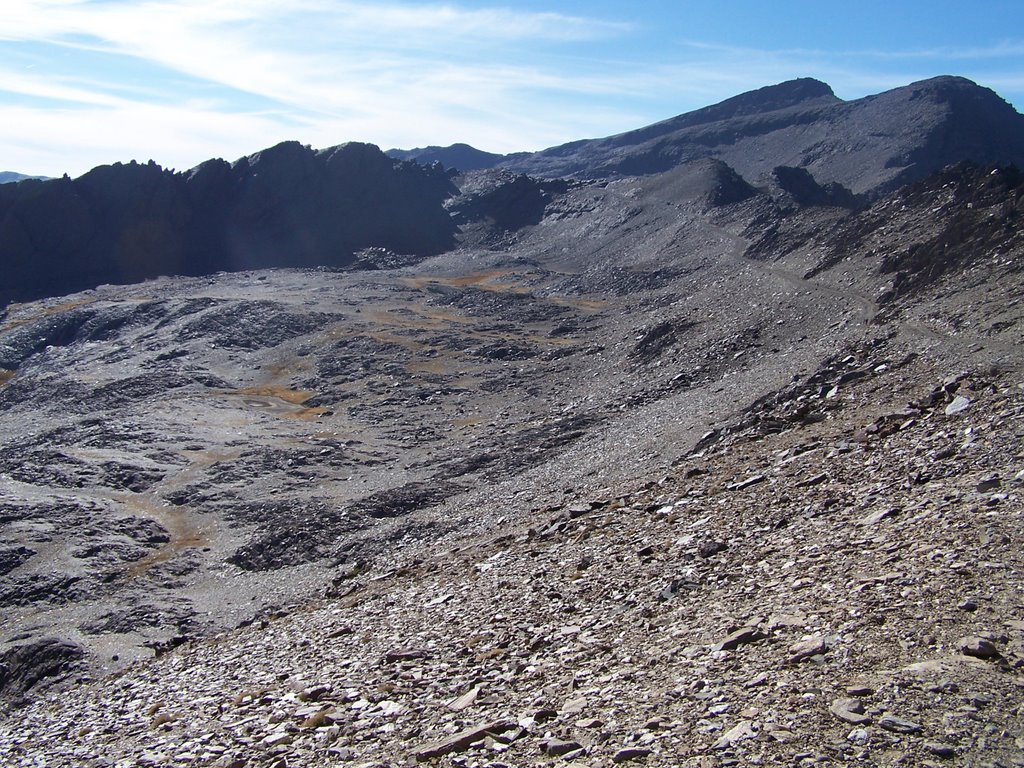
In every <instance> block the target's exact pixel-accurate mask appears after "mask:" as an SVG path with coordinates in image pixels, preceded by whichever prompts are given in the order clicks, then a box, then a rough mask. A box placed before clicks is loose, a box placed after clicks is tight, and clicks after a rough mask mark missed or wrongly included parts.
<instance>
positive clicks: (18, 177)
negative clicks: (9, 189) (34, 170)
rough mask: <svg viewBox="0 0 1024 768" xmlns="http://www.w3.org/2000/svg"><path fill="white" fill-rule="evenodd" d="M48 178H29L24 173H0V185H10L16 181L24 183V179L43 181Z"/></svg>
mask: <svg viewBox="0 0 1024 768" xmlns="http://www.w3.org/2000/svg"><path fill="white" fill-rule="evenodd" d="M46 178H48V177H46V176H29V175H28V174H26V173H15V172H14V171H0V184H12V183H14V182H16V181H24V180H25V179H39V180H43V179H46Z"/></svg>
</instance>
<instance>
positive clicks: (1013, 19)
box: [0, 0, 1024, 176]
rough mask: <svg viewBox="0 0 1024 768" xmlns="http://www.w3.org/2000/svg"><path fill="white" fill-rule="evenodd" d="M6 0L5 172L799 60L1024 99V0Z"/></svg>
mask: <svg viewBox="0 0 1024 768" xmlns="http://www.w3.org/2000/svg"><path fill="white" fill-rule="evenodd" d="M833 5H835V6H838V4H830V3H826V2H821V0H817V2H788V3H782V2H780V3H765V2H723V1H722V0H719V1H718V2H704V1H703V0H699V1H695V2H686V0H679V1H678V2H664V1H661V0H654V1H653V2H645V3H642V4H639V3H637V4H634V3H630V4H627V3H622V2H602V1H601V0H590V1H589V2H558V3H555V2H540V1H539V0H526V1H521V2H516V3H514V4H513V3H502V2H494V3H491V2H436V3H432V2H404V1H401V0H390V1H389V0H385V2H367V1H364V0H351V1H348V0H3V10H2V12H0V170H15V171H20V172H24V173H37V174H46V175H60V174H61V173H65V172H67V173H70V174H71V175H72V176H76V175H79V174H81V173H84V172H85V171H86V170H88V169H89V168H92V167H93V166H95V165H99V164H102V163H110V162H115V161H118V160H121V161H127V160H131V159H137V160H140V161H146V160H149V159H153V160H155V161H156V162H158V163H160V164H161V165H164V166H166V167H173V168H177V169H179V170H181V169H185V168H189V167H192V166H194V165H196V164H198V163H200V162H202V161H203V160H205V159H207V158H210V157H224V158H226V159H229V160H233V159H235V158H238V157H240V156H242V155H245V154H249V153H251V152H254V151H256V150H258V149H261V148H263V147H266V146H270V145H272V144H274V143H277V142H278V141H282V140H285V139H298V140H299V141H302V142H303V143H307V144H312V145H313V146H315V147H325V146H331V145H334V144H339V143H341V142H344V141H350V140H356V141H369V142H372V143H375V144H378V145H380V146H381V147H383V148H388V147H403V148H408V147H413V146H424V145H427V144H442V145H444V144H450V143H453V142H455V141H466V142H469V143H470V144H473V145H474V146H477V147H480V148H481V149H486V150H490V151H495V152H510V151H516V150H534V149H541V148H544V147H547V146H552V145H554V144H559V143H562V142H566V141H571V140H574V139H579V138H588V137H596V136H606V135H610V134H613V133H618V132H621V131H625V130H629V129H631V128H637V127H640V126H642V125H646V124H648V123H651V122H655V121H657V120H661V119H664V118H666V117H671V116H672V115H676V114H679V113H681V112H686V111H688V110H691V109H696V108H698V107H701V106H705V105H707V104H711V103H714V102H717V101H720V100H722V99H724V98H728V97H729V96H733V95H736V94H737V93H741V92H743V91H745V90H750V89H752V88H758V87H760V86H763V85H769V84H771V83H776V82H781V81H783V80H787V79H790V78H794V77H817V78H819V79H821V80H825V81H826V82H828V83H829V84H830V85H831V86H832V87H833V89H834V90H835V91H836V93H837V95H838V96H840V97H841V98H844V99H852V98H858V97H861V96H864V95H867V94H871V93H878V92H880V91H883V90H886V89H888V88H892V87H896V86H899V85H905V84H907V83H910V82H913V81H915V80H920V79H924V78H927V77H932V76H935V75H941V74H958V75H963V76H965V77H969V78H971V79H973V80H975V81H976V82H979V83H980V84H982V85H985V86H987V87H990V88H992V89H993V90H995V91H997V92H998V93H999V94H1000V95H1001V96H1003V97H1004V98H1005V99H1007V100H1008V101H1009V102H1010V103H1012V104H1013V105H1014V106H1015V107H1016V108H1017V109H1018V111H1021V110H1024V3H1022V2H1020V0H1017V1H1016V2H983V1H982V2H979V3H974V4H970V6H971V7H969V4H968V3H965V2H943V1H941V0H931V1H930V2H916V1H907V2H893V1H892V0H890V2H871V1H867V0H861V2H858V3H844V4H843V6H842V7H841V8H836V7H833Z"/></svg>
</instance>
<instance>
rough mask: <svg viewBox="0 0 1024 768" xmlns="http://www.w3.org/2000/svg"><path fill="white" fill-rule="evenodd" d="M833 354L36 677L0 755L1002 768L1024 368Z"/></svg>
mask: <svg viewBox="0 0 1024 768" xmlns="http://www.w3.org/2000/svg"><path fill="white" fill-rule="evenodd" d="M854 362H855V363H856V365H859V366H861V367H863V368H864V369H865V370H870V371H871V375H869V376H864V377H853V378H852V379H850V380H848V382H847V383H844V384H843V386H842V387H841V389H840V391H839V393H838V394H837V393H834V392H832V387H827V388H826V387H822V388H821V389H820V391H817V392H813V391H810V390H806V389H805V390H800V391H796V390H794V391H793V392H791V393H789V396H788V397H789V399H787V398H785V397H783V398H778V399H777V401H776V402H775V403H773V404H772V405H771V406H770V407H771V408H773V409H774V410H775V411H777V412H778V413H785V412H792V411H794V409H797V410H799V411H800V412H802V413H806V412H807V410H808V408H810V410H812V411H813V410H814V409H817V408H820V409H821V413H822V414H823V417H822V418H820V419H803V420H797V421H790V422H788V423H787V425H786V426H785V428H781V429H779V430H778V431H775V430H768V431H766V430H764V429H759V428H758V424H759V423H763V421H762V422H759V421H758V420H756V419H749V418H748V419H746V420H745V421H743V422H742V423H741V424H739V425H738V426H737V428H736V429H735V430H732V431H727V433H725V434H724V435H723V436H722V437H721V439H718V440H717V441H715V442H714V443H712V444H710V445H708V446H706V447H704V448H703V449H702V450H701V451H699V452H696V453H693V454H692V455H690V456H689V457H688V458H686V459H685V460H684V461H682V462H680V463H679V464H678V465H677V466H676V467H674V468H673V470H672V472H671V473H669V474H667V475H665V476H663V477H659V478H656V479H650V480H649V481H646V482H645V481H643V480H641V479H638V481H637V483H636V485H635V486H634V487H631V488H616V489H608V490H607V492H606V493H604V494H601V495H600V496H599V497H595V498H592V499H589V498H588V499H583V500H581V499H575V500H572V502H570V503H566V504H565V505H562V506H555V507H550V508H544V509H534V510H522V511H521V514H518V515H516V514H514V512H515V510H510V511H509V514H508V515H507V516H506V519H505V520H504V521H503V522H501V523H497V522H496V523H495V525H494V526H493V527H492V529H491V530H490V531H489V533H488V534H487V535H485V536H470V537H465V536H464V537H460V536H458V535H452V536H450V537H448V538H446V539H444V540H442V541H441V542H439V543H435V544H433V545H432V546H431V548H429V549H424V550H423V551H420V552H418V553H416V552H413V551H412V550H411V549H406V550H405V551H403V552H402V553H401V554H396V555H395V556H394V557H392V558H390V559H389V558H381V559H379V560H377V561H375V562H374V563H373V564H372V566H371V567H369V568H355V567H350V568H344V567H343V568H340V569H339V571H338V578H337V579H336V583H335V584H333V585H331V587H330V588H329V589H327V590H325V592H324V595H323V596H321V597H320V598H318V599H316V600H311V602H309V603H308V604H305V605H301V606H293V607H291V608H290V609H288V610H281V611H277V612H275V613H273V614H271V615H267V616H265V617H264V618H262V619H261V620H259V621H256V622H253V623H252V624H249V625H248V626H245V627H242V628H239V629H236V630H234V631H232V632H227V633H223V634H221V635H218V636H215V637H212V638H207V639H200V640H196V641H193V642H189V643H186V644H185V645H183V646H181V647H179V648H176V649H174V650H172V651H170V652H168V653H165V654H163V655H162V656H160V657H159V658H156V659H154V660H152V661H149V662H146V663H141V664H138V665H136V666H134V667H132V668H130V669H129V670H127V671H126V672H124V673H121V674H118V675H116V676H113V677H108V678H105V679H99V680H95V681H91V682H83V683H80V684H78V685H73V684H71V685H69V686H67V687H65V688H64V689H63V690H61V689H59V688H58V689H54V690H52V691H50V692H49V693H43V694H41V695H40V696H39V697H38V698H37V699H36V700H35V701H34V702H33V703H31V704H30V705H28V706H26V707H24V708H23V709H20V710H17V711H14V712H11V713H10V715H9V716H8V717H7V718H6V720H5V721H4V722H3V723H2V724H0V762H3V764H5V765H11V766H20V765H24V766H28V765H47V766H100V765H105V766H135V765H153V766H195V765H214V766H220V767H221V768H241V767H242V766H275V767H278V768H284V767H285V766H298V765H353V766H364V767H365V768H369V766H399V765H410V766H411V765H415V764H418V763H424V762H426V763H434V764H439V765H458V766H464V767H465V768H485V767H489V768H501V767H502V766H526V765H565V766H574V765H575V766H611V765H615V764H637V765H649V766H695V767H696V766H727V765H780V764H790V765H814V764H831V763H839V762H843V763H854V764H862V765H871V766H876V765H922V766H934V765H944V766H945V765H977V766H982V765H986V766H1007V767H1009V766H1021V765H1024V757H1022V755H1024V674H1022V671H1024V601H1022V598H1021V593H1020V584H1021V578H1022V575H1024V554H1022V552H1024V546H1022V545H1024V530H1022V519H1021V509H1022V505H1021V504H1020V499H1021V496H1022V495H1024V471H1022V470H1024V380H1022V379H1021V377H1020V373H1019V372H1012V371H1010V372H1002V373H1000V372H997V371H986V372H983V373H982V372H977V371H973V372H968V373H966V374H961V375H958V376H955V377H952V378H948V379H947V378H945V376H944V374H943V372H942V371H939V370H936V369H934V368H933V367H931V366H930V365H929V364H928V363H926V362H925V361H924V360H913V359H910V360H907V361H905V362H904V363H903V364H901V365H888V364H885V363H884V362H879V361H878V360H873V359H860V360H856V361H854ZM920 382H928V383H927V384H924V385H922V384H921V383H920ZM932 383H936V384H935V385H934V386H933V385H932ZM830 392H832V394H831V395H829V393H830ZM908 399H909V402H908ZM804 406H807V407H808V408H805V407H804ZM759 407H762V408H766V407H768V406H766V405H764V404H762V405H761V406H759ZM771 423H785V422H784V420H773V421H772V422H771ZM410 553H412V554H410Z"/></svg>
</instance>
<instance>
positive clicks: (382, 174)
mask: <svg viewBox="0 0 1024 768" xmlns="http://www.w3.org/2000/svg"><path fill="white" fill-rule="evenodd" d="M452 190H453V188H452V187H451V182H450V180H449V177H448V175H447V174H446V173H445V172H444V171H442V170H441V169H438V168H434V169H432V168H424V167H422V166H419V165H416V164H414V163H403V162H400V161H395V160H392V159H391V158H389V157H387V156H386V155H385V154H384V153H383V152H381V151H380V150H379V149H378V148H377V147H374V146H372V145H368V144H356V143H351V144H344V145H341V146H338V147H332V148H330V149H324V150H320V151H314V150H312V149H310V148H309V147H305V146H303V145H301V144H298V143H296V142H286V143H283V144H279V145H277V146H275V147H272V148H270V149H265V150H263V151H262V152H257V153H256V154H254V155H250V156H249V157H244V158H242V159H241V160H238V161H237V162H235V163H233V164H232V163H228V162H226V161H224V160H210V161H208V162H206V163H203V164H202V165H200V166H198V167H197V168H194V169H192V170H191V171H187V172H184V173H173V172H171V171H168V170H165V169H162V168H161V167H160V166H158V165H156V164H153V163H151V164H148V165H140V164H138V163H134V162H132V163H129V164H127V165H123V164H120V163H118V164H115V165H109V166H101V167H99V168H95V169H93V170H92V171H90V172H89V173H86V174H85V175H84V176H81V177H80V178H77V179H74V180H72V179H68V178H63V179H56V180H52V181H26V182H22V183H20V184H12V185H9V186H3V187H0V262H2V264H3V270H2V271H0V303H3V302H6V301H11V300H14V299H27V298H34V297H39V296H45V295H54V294H59V293H64V292H67V291H74V290H81V289H83V288H88V287H91V286H95V285H98V284H101V283H127V282H136V281H139V280H144V279H146V278H151V277H156V276H158V275H175V274H185V275H199V274H208V273H211V272H216V271H219V270H229V271H237V270H244V269H256V268H264V267H310V266H344V265H346V264H348V263H349V262H350V261H351V260H352V254H353V253H354V252H355V251H357V250H360V249H362V248H366V247H369V246H380V247H385V248H388V249H390V250H393V251H396V252H399V253H410V254H419V255H427V254H432V253H437V252H440V251H443V250H445V249H446V248H448V247H450V246H451V244H452V242H453V236H454V233H455V226H454V224H453V223H452V222H451V219H450V217H449V215H448V213H447V212H446V211H445V210H444V208H443V207H442V204H443V202H444V200H445V198H447V197H448V196H449V194H450V193H451V192H452Z"/></svg>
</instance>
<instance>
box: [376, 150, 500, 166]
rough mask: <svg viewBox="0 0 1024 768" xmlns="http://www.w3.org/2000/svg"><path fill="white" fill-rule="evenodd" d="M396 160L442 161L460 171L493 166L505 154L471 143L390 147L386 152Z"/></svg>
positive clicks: (444, 164) (423, 163)
mask: <svg viewBox="0 0 1024 768" xmlns="http://www.w3.org/2000/svg"><path fill="white" fill-rule="evenodd" d="M386 154H387V155H388V156H389V157H393V158H395V159H396V160H415V161H416V162H418V163H420V164H421V165H430V164H431V163H435V162H437V163H441V164H442V165H443V166H444V167H445V168H457V169H458V170H460V171H479V170H484V169H487V168H493V167H494V166H496V165H497V164H498V163H500V162H501V161H502V160H504V159H505V155H499V154H495V153H494V152H484V151H483V150H482V149H477V148H476V147H471V146H469V144H452V145H451V146H449V147H419V148H416V149H389V150H388V151H387V153H386Z"/></svg>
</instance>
